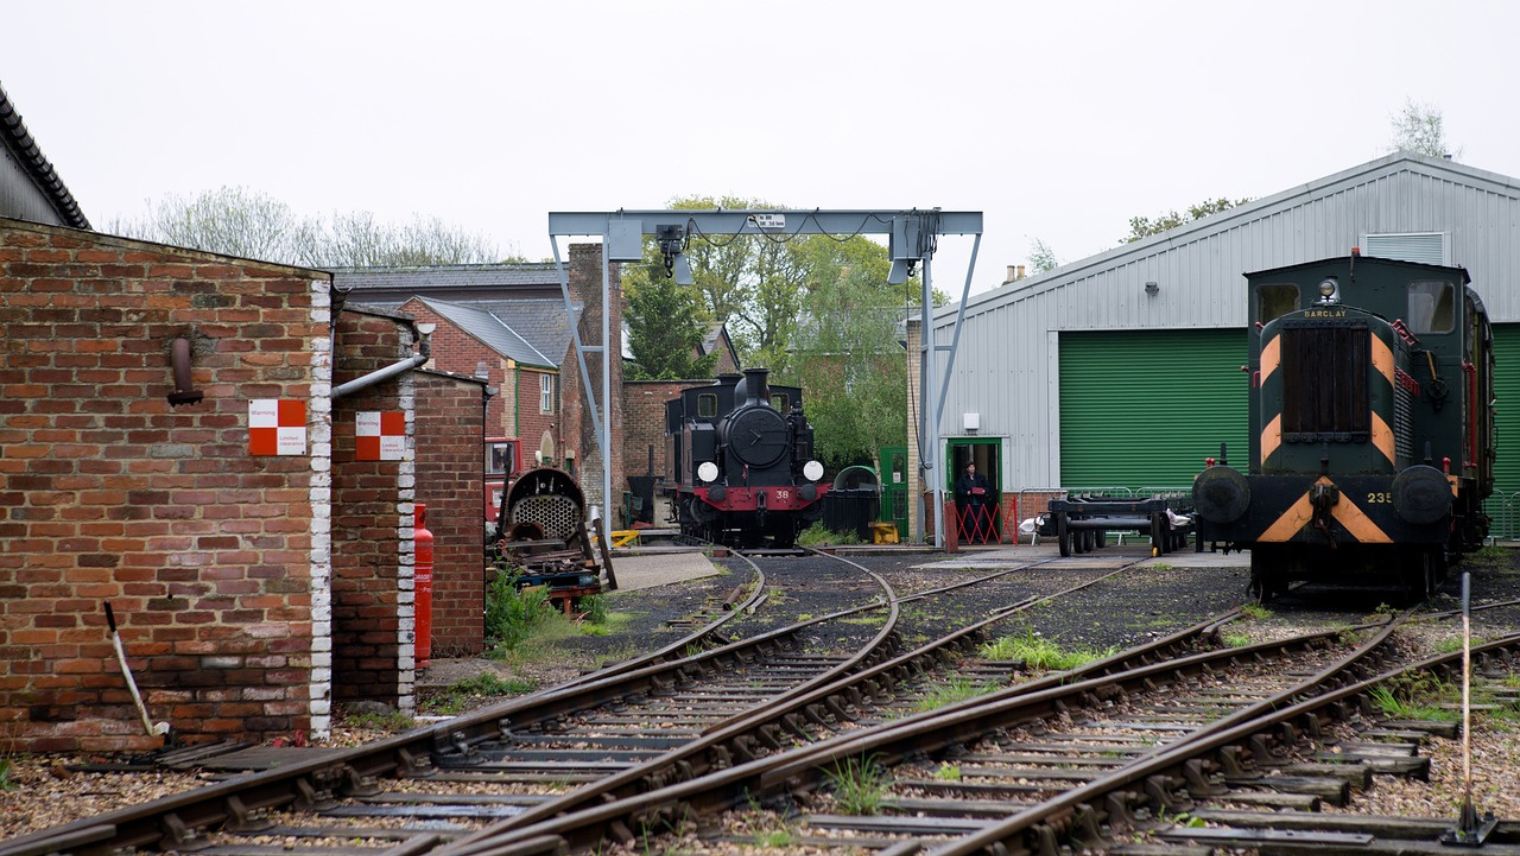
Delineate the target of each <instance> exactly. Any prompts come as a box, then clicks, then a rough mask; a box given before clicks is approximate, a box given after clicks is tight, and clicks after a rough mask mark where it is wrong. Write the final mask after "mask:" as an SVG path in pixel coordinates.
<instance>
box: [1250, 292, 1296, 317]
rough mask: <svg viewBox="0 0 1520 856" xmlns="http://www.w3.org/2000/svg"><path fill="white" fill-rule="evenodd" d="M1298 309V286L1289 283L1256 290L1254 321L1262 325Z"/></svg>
mask: <svg viewBox="0 0 1520 856" xmlns="http://www.w3.org/2000/svg"><path fill="white" fill-rule="evenodd" d="M1299 308H1300V307H1299V303H1298V286H1297V285H1295V284H1293V283H1291V282H1289V283H1283V284H1281V285H1261V286H1257V288H1256V320H1257V321H1259V322H1261V323H1263V324H1266V323H1267V322H1269V321H1275V320H1276V319H1278V318H1281V317H1283V316H1284V315H1287V314H1288V313H1289V312H1297V311H1298V310H1299Z"/></svg>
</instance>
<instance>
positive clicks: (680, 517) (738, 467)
mask: <svg viewBox="0 0 1520 856" xmlns="http://www.w3.org/2000/svg"><path fill="white" fill-rule="evenodd" d="M769 379H770V371H769V370H768V369H746V370H745V371H744V376H743V377H742V378H740V377H739V376H738V375H724V376H722V377H720V378H718V380H717V382H716V383H713V384H710V385H707V386H697V387H691V388H688V389H684V390H682V391H681V395H680V397H679V398H674V399H671V400H670V401H667V402H666V403H665V478H664V483H663V488H662V490H663V492H664V493H665V495H666V497H667V498H668V500H669V503H670V520H671V521H672V522H676V523H679V524H680V527H681V531H682V532H683V533H685V534H688V535H692V536H695V537H698V538H702V539H704V540H708V541H715V542H726V543H737V544H741V545H744V546H758V545H760V544H762V543H763V542H764V541H765V540H766V539H770V540H771V542H772V543H773V544H774V545H775V546H778V547H790V546H792V545H793V544H795V543H796V541H797V533H799V532H801V531H802V530H803V529H806V528H807V527H808V526H809V525H811V524H812V523H813V522H814V521H816V520H818V519H819V517H820V516H822V514H823V504H822V502H821V501H820V500H822V499H823V495H824V493H825V492H827V490H828V487H827V486H825V485H821V484H818V480H819V479H821V478H823V464H821V463H819V462H818V461H816V460H813V428H812V426H811V425H809V424H808V421H807V417H806V416H804V415H803V411H802V389H801V388H800V387H795V386H771V385H770V383H769Z"/></svg>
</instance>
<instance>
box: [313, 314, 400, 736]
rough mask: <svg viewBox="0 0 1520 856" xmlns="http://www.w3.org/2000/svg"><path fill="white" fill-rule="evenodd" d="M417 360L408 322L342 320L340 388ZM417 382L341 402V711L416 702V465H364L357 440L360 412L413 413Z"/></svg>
mask: <svg viewBox="0 0 1520 856" xmlns="http://www.w3.org/2000/svg"><path fill="white" fill-rule="evenodd" d="M412 353H413V348H412V331H411V329H410V328H409V327H408V325H406V324H405V323H404V322H401V321H398V320H396V319H394V318H389V317H384V316H378V315H370V314H364V313H359V312H351V311H344V312H342V313H340V315H339V318H338V339H337V351H336V353H335V355H334V356H335V362H334V369H333V385H334V386H337V385H338V384H342V383H345V382H347V381H350V380H353V379H355V378H358V377H362V376H364V375H367V374H369V373H371V372H374V371H377V370H379V369H382V368H384V367H386V366H389V365H392V364H394V363H396V362H397V361H399V360H402V359H405V358H406V357H408V356H410V355H411V354H412ZM412 374H413V373H406V374H402V375H399V376H397V377H392V378H389V379H387V380H384V381H381V382H379V383H376V384H374V385H373V386H369V387H366V388H364V389H361V390H358V391H357V392H353V393H350V394H349V395H345V396H343V397H342V398H339V399H337V400H335V401H334V402H333V407H332V420H333V430H332V439H333V444H332V456H333V457H332V616H333V620H332V636H333V663H332V666H333V696H334V700H335V701H337V702H340V703H341V702H346V701H354V700H357V699H374V700H378V701H384V702H388V703H391V704H395V705H398V706H406V705H409V703H410V699H409V698H408V697H409V695H410V689H411V686H410V684H411V678H412V677H414V675H413V674H412V672H410V671H409V667H410V665H411V645H410V644H409V643H410V642H411V635H410V633H409V632H407V631H409V630H410V621H409V619H410V618H411V617H412V614H411V607H412V581H411V567H410V561H411V553H412V529H411V523H412V518H411V510H412V499H413V489H412V488H411V486H410V485H403V475H410V474H411V470H412V465H411V462H409V461H361V460H357V459H356V454H355V448H354V446H355V444H354V432H355V420H356V417H357V414H358V413H362V412H381V413H384V412H395V411H402V412H405V411H407V410H409V409H410V407H408V405H409V404H410V403H411V394H410V393H411V385H412V382H413V379H412V377H411V375H412ZM407 419H408V421H409V422H410V421H411V420H412V414H410V413H408V414H407ZM403 564H407V567H406V569H405V572H404V573H403V570H402V565H403ZM403 618H406V619H408V621H407V622H406V624H407V626H403ZM403 633H405V636H403ZM403 643H407V644H405V646H404V647H405V650H403Z"/></svg>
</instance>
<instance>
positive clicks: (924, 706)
mask: <svg viewBox="0 0 1520 856" xmlns="http://www.w3.org/2000/svg"><path fill="white" fill-rule="evenodd" d="M992 689H993V686H992V684H983V683H977V682H975V681H973V680H971V679H970V678H966V677H956V678H953V679H951V681H950V682H949V683H948V684H936V685H935V686H934V687H933V688H931V689H930V690H929V692H928V693H927V694H926V695H925V696H924V697H923V698H921V699H919V700H918V704H917V705H916V707H917V709H918V710H939V709H940V708H942V707H947V706H949V705H952V704H956V703H957V702H962V701H965V700H966V699H971V698H976V697H977V696H982V695H986V694H987V693H989V692H991V691H992Z"/></svg>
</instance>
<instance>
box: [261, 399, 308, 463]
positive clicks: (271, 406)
mask: <svg viewBox="0 0 1520 856" xmlns="http://www.w3.org/2000/svg"><path fill="white" fill-rule="evenodd" d="M248 454H250V455H304V454H306V402H304V401H284V400H281V399H277V398H255V399H253V400H251V401H249V402H248Z"/></svg>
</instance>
